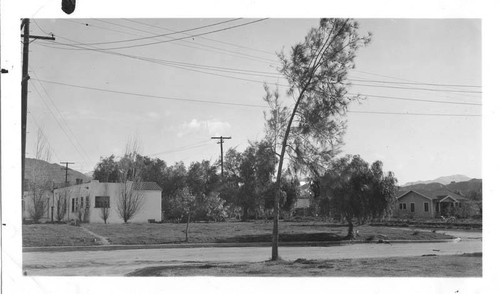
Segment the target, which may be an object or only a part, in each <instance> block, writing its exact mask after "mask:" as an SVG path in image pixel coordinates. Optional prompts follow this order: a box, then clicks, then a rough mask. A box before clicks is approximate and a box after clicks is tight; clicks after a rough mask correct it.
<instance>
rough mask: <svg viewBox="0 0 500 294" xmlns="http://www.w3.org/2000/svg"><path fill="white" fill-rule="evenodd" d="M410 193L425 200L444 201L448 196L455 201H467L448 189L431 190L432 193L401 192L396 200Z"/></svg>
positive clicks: (423, 191) (422, 191) (418, 191)
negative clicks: (424, 197)
mask: <svg viewBox="0 0 500 294" xmlns="http://www.w3.org/2000/svg"><path fill="white" fill-rule="evenodd" d="M410 191H414V192H417V193H418V194H421V195H423V196H426V197H427V198H430V199H433V200H441V199H444V198H446V197H448V196H449V197H452V198H454V199H455V200H457V201H465V200H468V199H467V198H466V197H464V196H461V195H458V194H456V193H453V192H451V191H450V190H448V189H438V190H433V191H425V190H419V189H411V190H403V191H400V192H399V193H398V195H397V197H396V198H399V197H401V196H403V195H405V194H406V193H408V192H410Z"/></svg>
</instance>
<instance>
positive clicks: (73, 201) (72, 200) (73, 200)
mask: <svg viewBox="0 0 500 294" xmlns="http://www.w3.org/2000/svg"><path fill="white" fill-rule="evenodd" d="M71 212H75V198H71Z"/></svg>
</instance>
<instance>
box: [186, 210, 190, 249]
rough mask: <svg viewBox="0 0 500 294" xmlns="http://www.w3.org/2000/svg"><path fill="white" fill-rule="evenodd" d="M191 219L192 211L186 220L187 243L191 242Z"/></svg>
mask: <svg viewBox="0 0 500 294" xmlns="http://www.w3.org/2000/svg"><path fill="white" fill-rule="evenodd" d="M190 220H191V213H189V214H188V218H187V221H186V243H189V221H190Z"/></svg>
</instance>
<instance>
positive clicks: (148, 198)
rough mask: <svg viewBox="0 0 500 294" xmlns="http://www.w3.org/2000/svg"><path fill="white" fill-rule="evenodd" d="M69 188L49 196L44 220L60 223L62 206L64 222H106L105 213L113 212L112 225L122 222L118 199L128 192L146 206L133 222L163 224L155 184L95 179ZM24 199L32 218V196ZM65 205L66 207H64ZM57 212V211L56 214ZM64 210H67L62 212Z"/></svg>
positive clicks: (158, 194)
mask: <svg viewBox="0 0 500 294" xmlns="http://www.w3.org/2000/svg"><path fill="white" fill-rule="evenodd" d="M79 183H80V184H78V185H73V186H69V187H63V188H57V189H54V190H53V191H52V193H48V194H46V195H45V199H46V200H45V201H47V204H46V213H45V214H44V217H43V219H42V220H44V221H47V220H49V221H50V220H51V219H52V213H53V214H54V217H53V219H54V220H56V219H57V217H56V215H57V213H58V207H63V206H65V208H66V209H65V213H64V217H63V220H65V221H70V220H80V221H85V222H90V223H103V222H104V221H103V219H102V213H103V211H107V212H108V213H109V216H108V219H107V222H108V223H122V222H123V220H122V219H121V218H120V215H119V213H118V211H117V208H118V200H119V199H120V194H122V193H123V191H124V189H128V190H129V191H132V192H133V193H135V194H136V195H139V198H140V199H141V202H142V205H141V208H140V209H139V210H138V212H137V214H136V215H135V216H134V217H133V218H132V219H131V220H129V222H136V223H140V222H148V221H149V220H155V221H161V191H162V189H161V188H160V186H158V184H156V183H154V182H141V183H132V182H127V183H126V184H124V183H100V182H99V181H97V180H92V181H90V182H88V183H81V182H80V181H79ZM24 198H25V199H23V217H26V218H27V219H29V208H30V207H29V205H28V203H29V200H28V199H29V196H28V195H27V196H26V197H24ZM64 204H65V205H64ZM52 207H54V208H52ZM52 211H53V212H52ZM61 211H63V210H62V209H61Z"/></svg>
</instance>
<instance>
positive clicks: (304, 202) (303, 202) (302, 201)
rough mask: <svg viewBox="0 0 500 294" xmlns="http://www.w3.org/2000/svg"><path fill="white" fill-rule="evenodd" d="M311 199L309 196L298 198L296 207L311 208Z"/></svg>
mask: <svg viewBox="0 0 500 294" xmlns="http://www.w3.org/2000/svg"><path fill="white" fill-rule="evenodd" d="M309 206H311V200H309V198H298V199H297V201H296V202H295V208H309Z"/></svg>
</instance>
